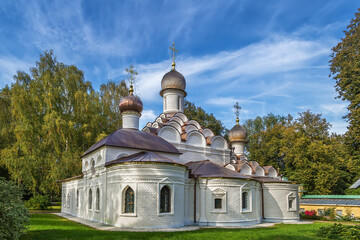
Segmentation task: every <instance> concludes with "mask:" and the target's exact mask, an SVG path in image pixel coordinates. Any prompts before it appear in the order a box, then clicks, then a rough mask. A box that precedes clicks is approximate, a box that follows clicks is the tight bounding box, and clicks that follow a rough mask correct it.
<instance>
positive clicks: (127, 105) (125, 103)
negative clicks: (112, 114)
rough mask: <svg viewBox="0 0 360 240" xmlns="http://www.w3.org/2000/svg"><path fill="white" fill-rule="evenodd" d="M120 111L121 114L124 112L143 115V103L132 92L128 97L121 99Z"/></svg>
mask: <svg viewBox="0 0 360 240" xmlns="http://www.w3.org/2000/svg"><path fill="white" fill-rule="evenodd" d="M119 110H120V112H121V113H122V112H124V111H135V112H138V113H141V112H142V110H143V103H142V101H141V100H140V99H139V98H138V97H135V96H134V95H133V93H132V91H130V93H129V95H128V96H127V97H124V98H122V99H121V101H120V103H119Z"/></svg>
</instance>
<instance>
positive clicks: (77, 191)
mask: <svg viewBox="0 0 360 240" xmlns="http://www.w3.org/2000/svg"><path fill="white" fill-rule="evenodd" d="M78 207H79V189H78V190H76V208H78Z"/></svg>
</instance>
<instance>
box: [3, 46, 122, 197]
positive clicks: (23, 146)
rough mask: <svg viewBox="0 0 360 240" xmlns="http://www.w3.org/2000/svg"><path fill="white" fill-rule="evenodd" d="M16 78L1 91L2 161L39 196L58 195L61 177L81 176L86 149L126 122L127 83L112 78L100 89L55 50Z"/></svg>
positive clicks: (47, 53)
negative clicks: (120, 104) (122, 106)
mask: <svg viewBox="0 0 360 240" xmlns="http://www.w3.org/2000/svg"><path fill="white" fill-rule="evenodd" d="M14 80H15V82H14V84H12V86H11V87H5V88H4V89H2V90H1V92H0V105H1V109H4V111H1V113H0V139H1V141H0V151H1V159H0V164H1V165H3V166H5V167H6V169H7V170H8V171H9V174H10V176H11V178H12V179H13V180H15V181H16V182H17V183H18V184H19V185H20V184H21V185H23V186H26V188H28V189H30V190H31V191H32V192H33V194H34V195H36V194H48V195H51V194H57V193H58V190H59V189H58V185H57V184H56V180H58V179H63V178H66V177H71V176H74V175H78V174H79V173H80V172H81V161H80V156H81V155H82V154H83V153H84V151H85V150H86V149H88V148H89V147H90V146H91V145H92V144H94V142H95V141H96V140H97V139H99V138H101V137H103V136H105V135H107V134H109V133H111V132H113V131H115V130H116V129H117V128H118V127H119V126H121V125H120V124H121V119H120V116H119V114H118V110H117V108H116V101H118V99H119V98H120V97H122V96H125V94H126V92H127V91H126V85H125V83H124V82H120V83H115V82H112V81H109V82H108V83H107V84H104V85H101V86H100V93H99V92H96V91H95V90H94V89H93V88H92V85H91V83H90V82H88V81H85V78H84V73H83V72H82V71H81V70H79V69H78V68H77V67H75V66H73V65H65V64H63V63H60V62H58V61H57V59H56V57H55V56H54V55H53V52H52V51H46V52H44V53H43V54H41V55H40V60H39V61H38V62H37V63H36V66H35V67H33V68H31V69H30V74H27V73H25V72H21V71H19V72H17V74H16V75H15V76H14Z"/></svg>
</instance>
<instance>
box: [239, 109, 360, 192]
mask: <svg viewBox="0 0 360 240" xmlns="http://www.w3.org/2000/svg"><path fill="white" fill-rule="evenodd" d="M245 128H246V129H247V130H248V134H249V137H248V140H249V143H248V144H247V151H248V153H249V158H250V160H256V161H258V162H260V163H261V164H262V165H265V166H266V165H273V166H274V167H275V168H278V169H279V170H280V173H281V174H283V175H285V176H286V177H288V178H289V180H292V181H295V182H297V183H302V184H303V185H304V186H305V188H306V190H307V191H308V193H311V194H330V193H333V194H342V193H343V191H344V190H345V189H346V187H347V186H348V185H349V184H350V183H351V181H352V178H351V177H352V176H353V175H354V174H355V172H354V171H353V169H352V166H351V164H349V161H348V154H347V152H346V148H345V147H344V138H343V136H340V135H329V128H330V124H329V123H328V122H327V121H326V119H324V118H322V117H321V115H320V114H313V113H311V112H310V111H306V112H303V113H300V114H299V117H298V118H297V119H294V118H293V117H292V116H290V115H288V116H287V117H283V116H274V115H273V114H269V115H267V116H265V117H263V118H261V117H257V118H256V119H254V120H247V121H246V122H245Z"/></svg>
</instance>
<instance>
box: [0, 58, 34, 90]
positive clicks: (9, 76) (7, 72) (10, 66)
mask: <svg viewBox="0 0 360 240" xmlns="http://www.w3.org/2000/svg"><path fill="white" fill-rule="evenodd" d="M31 66H32V64H31V63H29V62H27V61H24V60H21V59H18V58H15V57H13V56H10V57H5V56H2V57H0V87H3V86H5V84H10V83H11V82H12V80H13V76H14V75H16V72H17V71H18V70H20V71H25V72H28V71H29V69H30V67H31Z"/></svg>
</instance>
